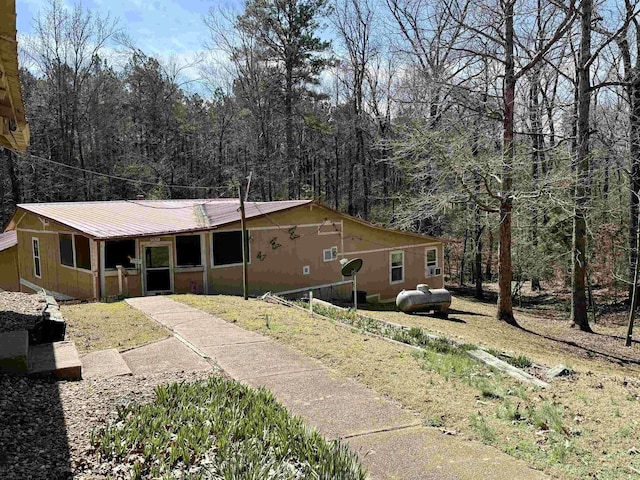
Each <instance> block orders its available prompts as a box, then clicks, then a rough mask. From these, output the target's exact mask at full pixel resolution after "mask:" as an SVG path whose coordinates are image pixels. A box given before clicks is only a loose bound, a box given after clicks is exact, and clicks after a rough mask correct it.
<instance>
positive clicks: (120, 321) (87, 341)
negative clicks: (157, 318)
mask: <svg viewBox="0 0 640 480" xmlns="http://www.w3.org/2000/svg"><path fill="white" fill-rule="evenodd" d="M61 311H62V315H63V316H64V318H65V319H66V321H67V337H68V338H69V339H70V340H73V342H74V343H75V345H76V348H77V349H78V352H80V353H89V352H93V351H96V350H104V349H107V348H115V349H117V350H119V351H124V350H128V349H131V348H134V347H139V346H142V345H146V344H148V343H152V342H156V341H158V340H162V339H163V338H167V337H168V336H169V331H168V330H167V329H165V328H164V327H162V326H160V325H158V324H157V323H156V322H154V321H153V320H150V319H148V318H147V317H146V316H145V315H144V314H143V313H141V312H139V311H138V310H135V309H134V308H131V307H130V306H129V305H127V304H126V303H125V302H115V303H84V304H78V305H62V306H61Z"/></svg>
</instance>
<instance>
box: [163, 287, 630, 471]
mask: <svg viewBox="0 0 640 480" xmlns="http://www.w3.org/2000/svg"><path fill="white" fill-rule="evenodd" d="M173 298H174V299H176V300H179V301H182V302H184V303H187V304H189V305H191V306H194V307H196V308H201V309H202V310H205V311H207V312H209V313H212V314H215V315H219V316H220V317H222V318H224V319H225V320H227V321H231V322H234V323H237V324H238V325H239V326H242V327H244V328H247V329H249V330H253V331H257V332H259V333H261V334H264V335H268V336H270V337H271V338H273V339H274V340H276V341H279V342H281V343H283V344H286V345H289V346H291V347H293V348H295V349H296V350H298V351H300V352H302V353H304V354H306V355H308V356H310V357H313V358H316V359H318V360H319V361H321V362H322V363H323V364H325V365H327V366H329V367H331V368H333V369H334V370H336V371H338V372H340V373H341V374H343V375H345V376H348V377H353V378H356V379H358V381H360V382H361V383H363V384H365V385H367V386H368V387H370V388H372V389H374V390H376V391H377V392H379V393H381V394H384V395H386V396H388V397H389V398H391V399H393V400H396V401H398V402H399V403H401V404H402V405H403V406H405V407H407V408H409V409H411V410H413V411H415V412H417V413H419V414H420V416H421V418H422V419H423V421H424V422H425V424H427V425H432V426H435V427H440V428H443V429H446V430H447V431H452V430H453V431H456V432H457V434H458V435H461V436H462V437H464V438H473V439H477V440H480V441H484V442H485V443H489V444H492V445H494V446H495V447H496V448H499V449H501V450H503V451H506V452H507V453H509V454H511V455H513V456H514V457H517V458H521V459H524V460H526V461H528V462H529V463H530V464H531V465H532V466H534V467H537V468H540V469H543V470H544V471H546V472H547V473H550V474H551V475H553V476H555V477H558V478H574V479H578V478H580V479H581V478H588V477H595V478H601V479H611V480H613V479H625V478H637V473H636V471H638V470H640V443H638V441H637V439H638V436H639V434H640V425H639V422H640V420H639V419H640V382H639V381H638V375H637V372H638V369H637V368H634V367H621V366H618V365H616V364H615V363H612V362H610V361H607V360H603V359H594V360H589V359H588V358H586V357H585V356H583V355H582V354H581V353H576V352H574V351H573V350H571V349H567V350H563V349H562V348H560V347H559V346H558V345H559V342H557V341H553V340H548V339H545V338H543V337H541V336H540V335H536V334H533V333H527V332H523V331H519V330H515V329H513V328H511V327H507V326H506V325H504V324H501V323H499V322H497V321H495V320H494V319H493V318H492V316H490V310H491V307H490V306H488V305H482V304H475V303H474V302H466V301H461V300H456V301H455V303H454V305H453V307H454V308H455V309H456V310H459V311H461V312H462V311H464V312H466V313H456V314H454V315H452V317H453V318H457V319H458V320H462V321H458V322H456V321H447V320H442V319H435V318H431V317H422V316H408V315H404V314H399V313H391V312H387V313H381V312H379V313H377V314H373V313H372V312H367V313H371V314H372V315H375V316H376V317H379V316H380V317H384V318H386V319H387V320H391V321H394V322H396V323H400V322H401V321H402V322H403V323H406V324H414V325H418V326H421V327H423V328H428V329H429V330H430V331H432V332H439V333H442V334H445V335H447V336H450V337H457V338H458V339H462V340H464V341H465V342H467V343H476V344H485V345H487V346H491V347H494V348H496V349H500V350H507V351H512V352H514V353H516V354H520V355H527V356H530V357H531V358H533V359H534V360H535V361H537V362H539V363H543V364H547V365H553V364H555V363H560V362H563V363H569V364H571V365H572V366H573V367H574V368H575V369H576V372H577V373H576V375H575V376H574V377H572V378H571V379H570V380H567V379H565V380H556V381H554V383H553V384H552V386H551V388H550V389H548V390H546V391H545V390H538V389H535V388H533V387H529V386H524V385H521V384H518V383H516V382H515V381H514V380H513V379H511V378H506V377H504V376H502V375H500V374H498V373H494V372H491V371H489V370H487V369H486V368H484V367H482V366H479V365H477V364H474V363H469V361H468V359H466V358H462V356H455V355H453V356H450V355H441V354H435V353H433V352H431V351H428V352H426V353H425V354H423V355H421V354H416V353H413V350H411V349H410V348H408V347H403V346H399V345H395V344H391V343H388V342H385V341H383V340H380V339H376V338H372V337H369V336H366V335H363V334H362V333H361V332H358V331H357V330H356V329H353V328H344V327H340V326H337V325H335V324H333V323H331V322H329V321H328V320H325V319H323V318H319V317H317V316H316V317H311V316H309V315H308V314H307V313H305V312H302V311H300V310H296V309H291V308H286V307H282V306H279V305H272V304H268V303H265V302H261V301H258V300H249V301H244V300H242V299H241V298H237V297H225V296H192V295H184V296H174V297H173ZM493 308H495V307H493ZM485 309H486V310H485ZM522 317H523V316H522V315H519V317H518V318H519V320H520V321H521V323H523V324H524V323H525V320H523V318H522ZM526 321H531V322H534V321H535V319H533V317H532V318H531V320H526ZM463 322H464V323H463ZM267 323H268V325H269V327H267Z"/></svg>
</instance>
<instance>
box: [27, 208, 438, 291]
mask: <svg viewBox="0 0 640 480" xmlns="http://www.w3.org/2000/svg"><path fill="white" fill-rule="evenodd" d="M16 218H17V219H20V216H19V215H18V216H17V217H16ZM247 225H248V229H249V233H250V236H251V242H250V265H249V269H248V275H249V287H250V292H251V293H252V294H261V293H264V292H267V291H271V292H277V291H283V290H291V289H296V288H306V287H310V286H314V285H320V284H326V283H334V282H340V281H342V280H344V278H343V277H342V275H341V274H340V266H341V265H340V262H339V260H340V259H342V258H347V259H352V258H357V257H359V258H362V259H363V260H364V264H363V268H362V271H361V272H360V274H359V275H358V290H362V291H366V292H367V295H369V296H370V297H371V298H372V299H374V297H379V298H380V299H381V300H391V299H393V298H395V296H396V295H397V293H398V292H400V290H402V289H414V288H415V287H416V285H417V284H419V283H426V284H428V285H429V286H430V287H432V288H440V287H442V286H443V276H442V275H440V276H438V277H427V276H426V259H425V255H426V248H427V246H431V247H436V248H437V251H438V266H439V267H440V268H442V267H443V264H444V261H443V260H444V259H443V248H442V247H443V245H442V243H441V242H440V241H438V240H437V239H432V238H428V237H422V236H417V235H413V234H409V233H403V232H395V231H390V230H386V229H382V228H377V227H375V226H371V225H367V224H365V223H361V222H358V221H357V220H354V219H350V218H348V217H343V216H341V215H340V214H338V213H336V212H333V211H332V210H329V209H326V208H323V207H320V206H317V205H311V206H310V205H304V206H301V207H297V208H294V209H291V210H287V211H284V212H279V213H274V214H270V215H269V216H268V217H266V216H265V217H262V218H256V219H250V220H249V221H248V222H247ZM292 227H295V229H294V230H293V231H291V232H290V229H292ZM239 229H240V225H239V222H236V223H234V224H231V225H228V226H225V227H220V228H217V229H215V230H213V231H212V232H206V233H205V234H203V236H202V241H203V242H204V248H203V250H204V258H203V264H204V265H203V267H204V269H205V271H206V284H207V285H206V291H207V292H208V293H236V294H238V293H241V292H242V267H241V266H240V265H234V266H221V267H212V266H211V262H212V258H211V257H212V251H211V244H212V234H213V233H215V232H218V231H229V230H239ZM25 230H28V231H25ZM56 231H63V232H72V230H71V229H69V228H68V227H66V226H64V225H60V224H57V223H56V222H53V221H49V222H48V224H44V223H43V222H42V221H40V220H39V218H38V217H37V216H36V215H34V214H31V213H27V214H26V215H25V216H24V217H22V219H21V221H20V222H19V225H18V242H19V245H18V257H19V267H20V275H21V276H22V278H24V279H25V280H27V281H29V282H31V283H34V284H36V285H39V286H42V287H44V288H46V289H48V290H52V291H54V292H60V293H63V294H66V295H68V296H71V297H75V298H93V297H94V290H96V291H99V286H100V278H99V276H97V277H94V276H93V275H92V273H91V272H87V271H83V270H78V269H71V268H68V267H64V266H62V265H60V254H59V244H58V235H57V234H56V233H51V232H56ZM73 233H79V232H73ZM32 237H37V238H39V240H40V250H41V269H42V279H36V278H35V277H34V275H33V255H32V250H31V238H32ZM137 240H138V252H137V253H136V255H137V257H138V258H140V259H142V256H143V246H144V245H153V244H154V243H157V242H169V244H170V245H171V250H172V260H173V266H174V271H173V281H174V285H173V286H174V291H175V292H178V293H183V292H190V291H191V290H192V286H194V285H195V287H196V289H197V291H198V292H204V291H205V285H204V283H205V282H204V279H203V274H204V272H203V271H198V270H197V269H189V270H190V271H185V269H179V268H176V259H177V257H176V248H175V244H176V242H175V236H163V237H142V238H138V239H137ZM101 242H102V241H100V243H101ZM332 247H337V250H338V258H337V259H336V260H332V261H327V262H325V261H324V259H323V250H327V249H331V248H332ZM92 248H93V249H94V250H93V252H98V251H99V250H100V249H99V246H98V243H95V244H94V245H93V246H92ZM396 250H402V251H403V252H404V281H403V282H401V283H396V284H391V281H390V267H391V266H390V253H391V252H392V251H396ZM92 260H93V266H94V268H97V264H98V263H99V262H100V261H101V255H99V254H98V253H95V254H94V255H92ZM305 266H306V267H308V268H309V274H308V275H305V274H304V273H303V267H305ZM129 272H130V275H129V277H128V283H129V295H130V296H139V295H142V294H143V286H142V284H143V280H144V278H143V270H142V268H141V267H138V268H136V269H132V270H130V271H129ZM113 273H115V271H107V273H106V275H105V278H104V285H105V289H104V291H103V292H100V293H99V296H101V297H109V296H115V295H118V293H119V289H118V277H117V276H115V275H113ZM23 288H24V287H23Z"/></svg>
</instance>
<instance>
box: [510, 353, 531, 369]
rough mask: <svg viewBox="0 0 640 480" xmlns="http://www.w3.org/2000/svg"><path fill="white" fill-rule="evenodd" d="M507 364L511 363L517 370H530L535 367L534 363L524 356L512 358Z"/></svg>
mask: <svg viewBox="0 0 640 480" xmlns="http://www.w3.org/2000/svg"><path fill="white" fill-rule="evenodd" d="M507 363H509V364H510V365H513V366H514V367H517V368H529V367H530V366H531V365H533V362H532V361H531V359H530V358H529V357H526V356H524V355H518V356H517V357H511V358H509V359H508V360H507Z"/></svg>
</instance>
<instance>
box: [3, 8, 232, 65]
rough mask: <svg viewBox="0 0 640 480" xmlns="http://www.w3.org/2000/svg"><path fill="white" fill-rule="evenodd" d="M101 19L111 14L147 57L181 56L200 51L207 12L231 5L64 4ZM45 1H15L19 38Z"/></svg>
mask: <svg viewBox="0 0 640 480" xmlns="http://www.w3.org/2000/svg"><path fill="white" fill-rule="evenodd" d="M63 3H64V4H65V5H67V6H72V5H75V4H79V5H81V6H82V7H83V8H85V9H89V10H91V11H92V12H96V13H98V14H100V15H101V16H105V15H107V14H110V15H111V17H112V18H117V19H118V20H119V26H120V27H121V28H122V29H123V30H124V31H126V32H127V33H128V34H129V35H130V36H131V37H132V38H133V40H134V41H135V43H136V45H137V46H138V48H140V49H141V50H142V51H144V52H145V53H147V54H149V55H156V54H171V53H175V54H181V53H185V52H191V51H194V50H200V49H202V45H203V41H204V40H205V38H206V37H207V35H208V33H207V30H206V27H205V25H204V22H203V17H204V15H205V14H206V13H207V12H208V11H209V9H210V8H212V7H216V6H219V5H221V6H223V7H224V6H226V5H225V3H229V4H230V5H232V4H233V3H234V2H228V1H225V0H79V1H78V0H64V1H63ZM47 4H48V0H17V1H16V10H17V15H18V17H17V27H18V32H19V33H20V34H22V35H28V34H30V33H31V32H32V31H33V18H34V17H35V16H36V15H37V14H38V11H39V10H41V9H43V8H44V7H45V6H46V5H47Z"/></svg>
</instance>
